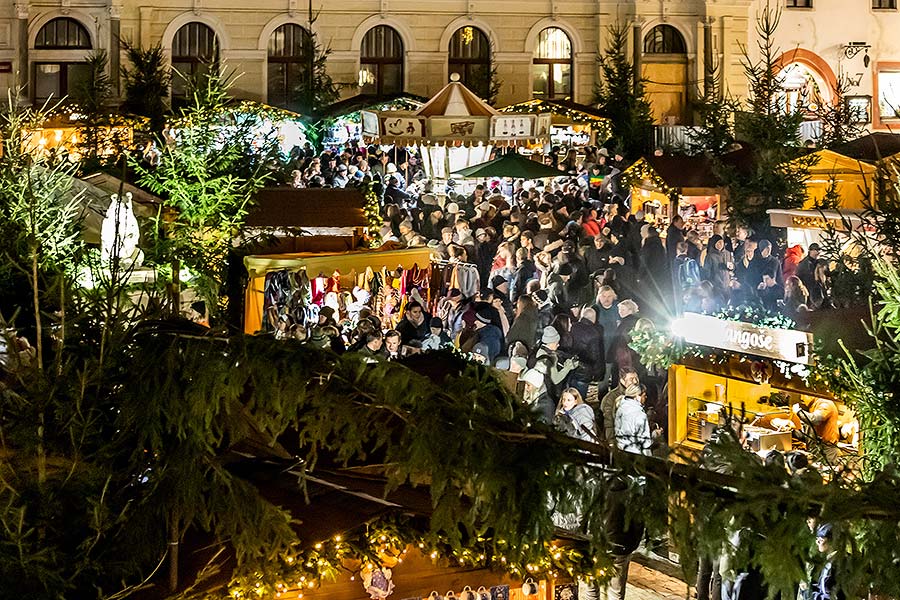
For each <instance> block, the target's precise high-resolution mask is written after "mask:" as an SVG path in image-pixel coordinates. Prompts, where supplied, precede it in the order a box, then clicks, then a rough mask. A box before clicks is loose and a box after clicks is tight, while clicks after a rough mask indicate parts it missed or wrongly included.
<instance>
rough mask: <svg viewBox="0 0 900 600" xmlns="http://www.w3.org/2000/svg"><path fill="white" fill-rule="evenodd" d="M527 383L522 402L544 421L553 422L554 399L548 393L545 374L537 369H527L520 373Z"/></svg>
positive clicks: (522, 379) (521, 378)
mask: <svg viewBox="0 0 900 600" xmlns="http://www.w3.org/2000/svg"><path fill="white" fill-rule="evenodd" d="M519 381H521V382H523V383H524V384H525V389H524V391H523V394H522V402H524V404H525V405H526V406H527V407H529V408H530V409H531V410H532V412H534V413H535V414H536V415H537V417H538V419H539V420H540V421H542V422H544V423H548V424H549V423H553V401H552V400H550V397H549V396H548V394H547V386H546V385H545V377H544V374H543V373H541V372H540V371H539V370H537V369H526V370H524V371H522V373H521V374H520V375H519Z"/></svg>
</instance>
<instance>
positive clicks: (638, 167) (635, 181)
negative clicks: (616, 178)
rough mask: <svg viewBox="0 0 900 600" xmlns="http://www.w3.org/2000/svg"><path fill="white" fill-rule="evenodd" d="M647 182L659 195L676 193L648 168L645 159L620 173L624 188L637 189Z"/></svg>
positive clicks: (648, 164) (648, 165)
mask: <svg viewBox="0 0 900 600" xmlns="http://www.w3.org/2000/svg"><path fill="white" fill-rule="evenodd" d="M647 181H649V182H650V183H651V184H653V186H654V187H655V188H657V190H659V191H660V192H661V193H663V194H665V195H667V196H669V195H671V194H673V193H675V192H676V190H675V189H674V188H671V187H669V185H668V184H666V182H665V180H664V179H663V178H662V177H660V176H659V174H658V173H657V172H656V171H655V170H654V169H653V167H651V166H650V163H649V162H647V159H645V158H642V159H640V160H638V161H637V162H636V163H634V164H633V165H631V166H630V167H628V168H627V169H625V170H624V171H623V172H622V175H621V182H622V185H623V186H625V187H626V188H639V187H642V186H643V185H644V182H647Z"/></svg>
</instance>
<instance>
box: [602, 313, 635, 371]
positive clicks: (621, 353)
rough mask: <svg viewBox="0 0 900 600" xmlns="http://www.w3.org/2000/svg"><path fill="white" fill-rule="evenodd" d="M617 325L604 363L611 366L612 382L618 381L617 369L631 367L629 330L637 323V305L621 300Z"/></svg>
mask: <svg viewBox="0 0 900 600" xmlns="http://www.w3.org/2000/svg"><path fill="white" fill-rule="evenodd" d="M618 309H619V325H618V327H616V329H615V333H614V334H613V337H612V340H611V342H610V345H609V352H608V354H607V355H606V361H607V362H609V363H612V364H613V370H614V373H613V381H616V380H618V377H619V369H621V368H623V367H633V366H634V365H633V364H632V363H633V362H634V360H633V356H632V355H633V353H634V351H633V350H632V349H631V347H630V346H629V344H630V343H631V330H632V329H633V328H634V325H635V323H637V322H638V319H639V318H640V316H639V315H638V305H637V303H636V302H635V301H634V300H622V301H621V302H619V306H618Z"/></svg>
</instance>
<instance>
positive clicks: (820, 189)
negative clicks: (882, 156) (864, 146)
mask: <svg viewBox="0 0 900 600" xmlns="http://www.w3.org/2000/svg"><path fill="white" fill-rule="evenodd" d="M813 154H814V155H815V156H816V157H817V160H816V162H815V164H814V165H812V166H811V167H810V168H809V177H808V178H807V179H806V203H804V205H803V209H804V210H807V211H813V212H816V211H817V210H818V208H827V209H832V210H833V209H837V210H840V211H863V210H865V208H866V203H867V202H868V201H869V200H870V199H872V198H875V183H876V177H877V176H876V171H877V168H876V167H875V165H873V164H871V163H868V162H865V161H862V160H858V159H856V158H851V157H849V156H845V155H843V154H839V153H838V152H835V151H833V150H824V149H823V150H817V151H816V152H814V153H813Z"/></svg>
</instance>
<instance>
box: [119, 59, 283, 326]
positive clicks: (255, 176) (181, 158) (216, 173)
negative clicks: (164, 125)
mask: <svg viewBox="0 0 900 600" xmlns="http://www.w3.org/2000/svg"><path fill="white" fill-rule="evenodd" d="M234 80H235V77H234V75H233V74H232V75H223V74H220V72H219V70H218V69H212V70H211V71H209V73H207V74H205V75H202V76H200V77H198V78H197V79H196V80H194V81H192V82H191V87H190V95H189V97H190V103H189V104H188V105H187V106H186V107H184V108H182V109H181V111H180V115H179V117H178V119H176V120H175V121H173V123H172V126H171V131H172V132H173V133H172V137H171V138H170V139H160V140H159V144H158V146H159V148H160V149H161V156H160V160H159V164H158V165H156V166H152V165H148V164H146V163H144V162H141V161H140V160H138V159H137V157H134V158H132V162H131V164H132V167H133V168H134V170H135V172H136V173H137V177H138V183H139V184H140V185H141V186H143V187H146V188H147V189H149V190H150V191H152V192H154V193H155V194H157V195H159V196H160V197H161V198H163V207H162V209H161V210H160V212H159V214H158V215H157V217H156V220H155V226H154V227H153V229H152V230H151V231H150V232H149V234H150V235H148V236H147V237H148V239H149V242H150V243H151V248H150V251H149V252H148V257H149V258H150V259H151V260H153V261H154V262H155V263H156V264H158V265H166V264H171V265H173V267H172V269H171V272H172V276H173V278H177V276H178V273H179V270H180V267H179V268H176V267H175V266H174V265H175V264H176V263H178V265H183V266H185V267H187V268H188V269H190V270H191V271H192V272H193V273H194V274H195V276H196V277H197V279H196V281H195V282H194V285H195V286H196V287H197V288H198V289H199V291H200V293H201V295H202V296H203V298H204V300H206V302H207V306H208V307H210V309H211V312H213V313H215V312H217V308H221V301H222V299H223V298H222V296H221V290H222V286H223V284H224V283H225V281H226V277H227V267H228V263H227V260H228V255H229V251H230V249H231V245H232V240H233V239H234V237H235V235H236V234H237V233H238V230H239V228H240V227H241V225H242V224H243V222H244V219H245V217H246V215H247V211H248V208H249V205H250V202H251V201H252V199H253V197H254V195H255V194H256V192H257V191H258V190H259V189H260V188H262V187H263V186H264V185H265V184H266V182H267V181H269V179H270V178H271V177H272V170H271V169H270V166H271V162H272V160H273V159H274V155H275V152H276V151H277V144H276V141H275V140H274V139H270V138H267V139H263V140H259V139H257V134H256V132H255V131H254V123H255V122H256V120H255V119H254V118H252V116H250V117H245V116H241V115H238V114H236V113H234V111H232V110H231V108H230V106H229V95H228V90H229V88H230V86H231V85H232V84H233V82H234Z"/></svg>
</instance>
